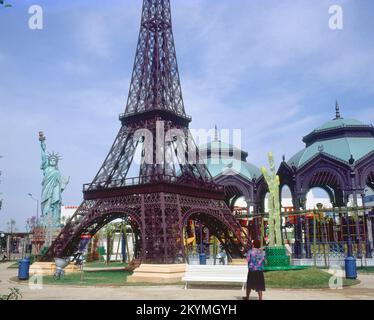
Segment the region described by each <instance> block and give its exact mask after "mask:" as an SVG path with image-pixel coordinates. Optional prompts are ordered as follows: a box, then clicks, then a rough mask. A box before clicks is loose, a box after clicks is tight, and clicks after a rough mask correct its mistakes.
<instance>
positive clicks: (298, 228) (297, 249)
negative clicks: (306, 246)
mask: <svg viewBox="0 0 374 320" xmlns="http://www.w3.org/2000/svg"><path fill="white" fill-rule="evenodd" d="M301 199H302V198H300V196H299V197H298V198H297V199H295V201H294V203H295V211H297V212H298V211H300V207H301V202H302V200H301ZM294 256H295V259H301V258H302V256H303V230H302V222H301V217H300V215H299V214H297V215H296V223H295V244H294Z"/></svg>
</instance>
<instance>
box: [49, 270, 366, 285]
mask: <svg viewBox="0 0 374 320" xmlns="http://www.w3.org/2000/svg"><path fill="white" fill-rule="evenodd" d="M131 274H132V273H131V272H124V271H121V270H119V271H114V270H113V271H93V272H83V275H82V274H81V273H76V274H68V275H66V276H65V277H64V278H63V279H61V280H54V279H53V277H52V276H45V277H43V283H44V284H52V285H73V286H74V285H76V286H152V285H157V284H149V283H129V282H126V279H127V277H128V276H129V275H131ZM330 277H331V275H330V274H328V273H327V272H324V271H322V270H319V269H314V268H310V269H306V270H292V271H269V272H265V281H266V287H267V288H277V289H322V288H329V279H330ZM358 283H359V281H358V280H350V279H344V280H343V285H344V286H349V285H354V284H358ZM177 285H183V283H177ZM191 285H192V286H193V285H196V286H199V287H201V286H203V287H206V286H215V287H220V288H222V289H224V288H228V287H235V286H238V285H239V284H238V285H235V284H234V285H233V284H232V283H231V284H230V283H227V284H224V283H209V284H208V283H193V284H192V283H191Z"/></svg>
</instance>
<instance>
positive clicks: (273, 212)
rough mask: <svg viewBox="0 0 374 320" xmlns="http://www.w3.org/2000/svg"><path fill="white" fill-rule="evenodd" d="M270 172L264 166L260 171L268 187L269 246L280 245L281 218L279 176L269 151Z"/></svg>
mask: <svg viewBox="0 0 374 320" xmlns="http://www.w3.org/2000/svg"><path fill="white" fill-rule="evenodd" d="M268 157H269V164H270V173H268V171H267V170H266V168H265V167H262V169H261V171H262V174H263V175H264V178H265V180H266V182H267V185H268V188H269V198H268V206H269V221H268V224H269V247H280V246H282V245H283V244H282V235H281V219H280V212H281V210H280V198H279V185H280V182H279V176H278V175H277V173H276V171H275V163H274V157H273V154H272V153H271V152H269V153H268Z"/></svg>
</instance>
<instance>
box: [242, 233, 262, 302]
mask: <svg viewBox="0 0 374 320" xmlns="http://www.w3.org/2000/svg"><path fill="white" fill-rule="evenodd" d="M247 261H248V276H247V292H246V296H245V297H243V299H244V300H249V296H250V294H251V290H252V289H253V290H255V291H257V293H258V299H259V300H262V292H263V291H265V278H264V263H265V253H264V251H263V250H261V243H260V241H259V240H254V241H253V247H252V248H251V249H250V250H249V251H248V253H247Z"/></svg>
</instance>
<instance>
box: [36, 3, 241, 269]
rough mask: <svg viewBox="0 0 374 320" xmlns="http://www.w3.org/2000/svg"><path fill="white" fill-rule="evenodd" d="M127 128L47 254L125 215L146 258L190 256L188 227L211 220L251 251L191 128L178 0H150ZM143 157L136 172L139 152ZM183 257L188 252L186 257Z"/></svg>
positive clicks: (233, 249) (62, 252)
mask: <svg viewBox="0 0 374 320" xmlns="http://www.w3.org/2000/svg"><path fill="white" fill-rule="evenodd" d="M120 121H121V124H122V126H121V128H120V130H119V133H118V135H117V137H116V139H115V141H114V144H113V145H112V147H111V150H110V151H109V154H108V156H107V158H106V159H105V161H104V163H103V165H102V166H101V168H100V170H99V172H98V173H97V175H96V177H95V178H94V179H93V181H92V182H91V183H89V184H87V185H84V190H83V194H84V201H83V203H82V204H81V206H80V207H79V208H78V210H77V211H76V212H75V214H74V215H73V217H72V218H71V219H70V220H69V221H68V223H67V224H66V226H65V227H64V228H63V229H62V231H61V233H60V234H59V236H58V237H57V238H56V239H55V241H54V242H53V244H52V246H51V247H50V248H49V250H48V252H47V253H46V254H45V256H44V257H43V259H44V260H51V259H52V258H53V257H65V256H69V255H72V254H74V252H75V250H76V249H77V246H78V244H79V241H80V236H81V235H82V234H91V235H93V234H95V233H96V232H97V231H98V230H100V229H101V228H102V227H103V226H104V225H106V224H107V223H109V222H110V221H112V220H114V219H117V218H120V217H121V218H125V219H126V221H127V223H129V224H130V225H131V226H132V228H133V230H134V233H135V234H136V243H135V248H136V253H137V256H138V257H139V258H141V260H142V261H143V262H147V263H175V262H176V261H184V259H185V257H186V254H185V246H184V243H183V242H184V241H183V228H184V226H185V225H186V222H187V221H188V220H190V219H193V220H196V221H199V222H201V223H202V224H204V225H205V226H207V227H208V229H209V230H210V233H211V234H213V235H215V236H216V237H217V238H218V239H220V240H221V241H222V245H223V246H224V247H225V249H226V250H227V251H228V252H229V254H230V255H231V256H232V257H239V256H243V253H244V251H245V249H246V248H247V245H248V240H247V236H246V234H244V233H243V231H242V228H241V226H240V225H239V223H238V222H237V221H236V220H235V218H234V216H233V215H232V213H231V211H230V209H229V208H228V207H227V206H226V204H225V201H224V190H223V188H222V187H221V186H218V185H216V184H215V183H214V182H213V180H212V177H211V175H210V173H209V171H208V169H207V167H206V166H205V164H204V163H203V162H201V161H200V159H199V153H198V151H197V147H196V145H195V143H194V141H193V139H192V137H191V135H190V133H189V123H190V122H191V118H190V117H188V116H187V115H186V113H185V109H184V104H183V98H182V90H181V85H180V79H179V73H178V65H177V58H176V52H175V47H174V39H173V32H172V23H171V11H170V0H144V1H143V10H142V19H141V28H140V34H139V40H138V45H137V51H136V57H135V63H134V69H133V74H132V79H131V85H130V91H129V95H128V101H127V106H126V110H125V113H124V114H122V115H120ZM137 150H140V151H141V161H140V165H139V169H138V175H137V177H136V178H129V177H128V175H129V171H130V167H131V166H132V164H133V162H134V157H135V154H136V151H137ZM181 258H182V259H181Z"/></svg>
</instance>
